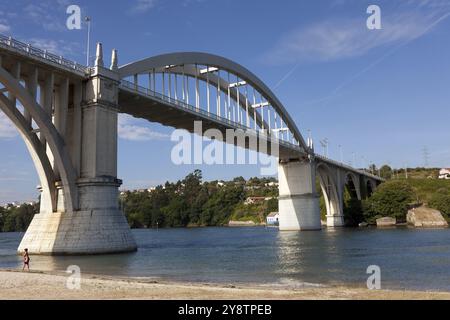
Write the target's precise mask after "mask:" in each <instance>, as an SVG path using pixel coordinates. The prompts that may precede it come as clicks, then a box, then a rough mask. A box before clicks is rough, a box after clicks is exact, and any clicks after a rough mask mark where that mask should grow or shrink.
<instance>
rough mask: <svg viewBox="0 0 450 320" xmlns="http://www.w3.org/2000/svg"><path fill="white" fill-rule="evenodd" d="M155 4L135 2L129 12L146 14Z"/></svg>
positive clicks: (138, 0) (137, 0)
mask: <svg viewBox="0 0 450 320" xmlns="http://www.w3.org/2000/svg"><path fill="white" fill-rule="evenodd" d="M156 2H157V1H156V0H136V2H135V4H134V5H133V6H132V7H131V8H130V10H129V12H130V13H135V14H139V13H146V12H147V11H149V10H151V9H153V8H154V7H155V5H156Z"/></svg>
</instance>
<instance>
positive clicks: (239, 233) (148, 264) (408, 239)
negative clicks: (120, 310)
mask: <svg viewBox="0 0 450 320" xmlns="http://www.w3.org/2000/svg"><path fill="white" fill-rule="evenodd" d="M133 234H134V236H135V238H136V241H137V243H138V245H139V250H138V251H137V252H135V253H130V254H120V255H104V256H65V257H64V256H63V257H61V256H59V257H53V256H32V257H31V268H32V269H35V270H36V269H41V270H58V271H65V270H66V268H67V267H68V266H69V265H73V264H74V265H78V266H80V268H81V271H82V272H85V273H93V274H106V275H119V276H137V277H158V278H163V279H170V280H183V281H197V282H225V283H228V282H246V283H248V282H250V283H253V282H257V283H269V284H273V283H279V284H283V285H284V284H288V285H298V284H302V283H304V282H307V283H347V284H348V283H352V284H356V285H360V286H363V285H364V284H365V282H366V279H367V274H366V269H367V267H368V266H369V265H373V264H374V265H378V266H380V268H381V275H382V287H384V288H393V289H402V288H408V289H434V290H437V289H442V290H450V231H449V230H448V229H443V230H411V229H389V230H377V229H364V230H360V229H338V228H337V229H331V228H330V229H324V230H322V231H319V232H279V231H278V229H276V228H259V227H256V228H197V229H160V230H159V231H156V230H133ZM21 237H22V234H20V233H0V268H21V257H19V256H17V255H16V249H17V246H18V244H19V242H20V239H21Z"/></svg>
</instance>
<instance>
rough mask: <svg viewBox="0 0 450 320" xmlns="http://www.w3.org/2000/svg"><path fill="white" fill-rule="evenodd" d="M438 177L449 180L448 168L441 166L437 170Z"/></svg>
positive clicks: (449, 171)
mask: <svg viewBox="0 0 450 320" xmlns="http://www.w3.org/2000/svg"><path fill="white" fill-rule="evenodd" d="M439 179H446V180H450V169H448V168H443V169H441V170H439Z"/></svg>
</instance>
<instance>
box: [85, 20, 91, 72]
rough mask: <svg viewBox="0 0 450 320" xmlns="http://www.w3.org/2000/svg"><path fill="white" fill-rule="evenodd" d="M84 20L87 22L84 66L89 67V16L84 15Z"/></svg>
mask: <svg viewBox="0 0 450 320" xmlns="http://www.w3.org/2000/svg"><path fill="white" fill-rule="evenodd" d="M84 21H86V23H87V48H86V66H87V67H89V53H90V42H91V40H90V38H91V18H90V17H87V16H86V17H85V18H84Z"/></svg>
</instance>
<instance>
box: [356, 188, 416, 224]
mask: <svg viewBox="0 0 450 320" xmlns="http://www.w3.org/2000/svg"><path fill="white" fill-rule="evenodd" d="M415 200H416V195H415V192H414V190H413V188H412V187H411V186H410V185H409V184H408V183H407V182H404V181H399V180H393V181H388V182H386V183H384V184H382V185H380V186H379V187H378V189H377V190H376V191H375V192H374V193H373V194H372V196H371V197H370V198H369V199H367V200H365V201H363V214H364V218H365V220H366V221H367V222H369V223H373V222H374V220H375V219H376V218H377V217H380V216H384V217H392V218H396V219H397V220H398V221H405V220H406V213H407V212H408V207H409V205H410V204H412V203H413V202H414V201H415Z"/></svg>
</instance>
